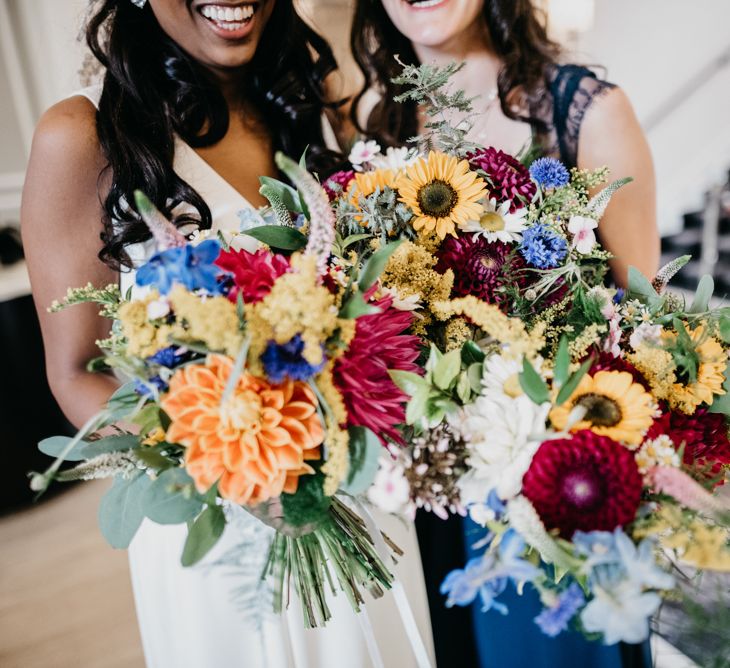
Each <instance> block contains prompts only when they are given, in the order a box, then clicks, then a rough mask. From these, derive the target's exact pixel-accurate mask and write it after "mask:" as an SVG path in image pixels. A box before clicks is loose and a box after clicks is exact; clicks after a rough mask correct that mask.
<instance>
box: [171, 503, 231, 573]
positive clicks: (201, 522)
mask: <svg viewBox="0 0 730 668" xmlns="http://www.w3.org/2000/svg"><path fill="white" fill-rule="evenodd" d="M225 528H226V516H225V513H224V512H223V509H222V508H221V507H220V506H216V505H213V506H206V508H205V510H204V511H203V512H202V513H200V515H198V517H196V518H195V521H194V522H193V523H192V524H191V525H190V528H189V529H188V537H187V539H186V540H185V547H184V548H183V553H182V558H181V559H180V563H181V564H182V565H183V566H185V567H186V568H187V567H189V566H193V565H195V564H197V563H198V562H199V561H200V560H201V559H202V558H203V557H204V556H205V555H206V554H208V552H210V551H211V550H212V549H213V547H214V546H215V544H216V543H217V542H218V540H219V539H220V537H221V536H222V535H223V531H224V530H225Z"/></svg>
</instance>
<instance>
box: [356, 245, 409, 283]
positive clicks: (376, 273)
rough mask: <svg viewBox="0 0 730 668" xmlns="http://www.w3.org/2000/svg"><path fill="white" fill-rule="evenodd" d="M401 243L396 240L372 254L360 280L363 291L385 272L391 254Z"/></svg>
mask: <svg viewBox="0 0 730 668" xmlns="http://www.w3.org/2000/svg"><path fill="white" fill-rule="evenodd" d="M400 245H401V241H394V242H393V243H390V244H388V245H387V246H384V247H383V248H380V249H378V250H377V251H375V252H374V253H373V254H372V255H371V256H370V258H369V259H368V261H367V262H366V263H365V266H364V267H363V269H362V273H361V274H360V280H359V282H358V285H359V287H360V290H361V291H362V292H367V291H368V290H369V289H370V288H371V287H372V286H373V285H374V284H375V282H376V281H377V280H378V279H379V278H380V274H382V273H383V270H384V269H385V265H386V264H388V260H389V259H390V256H391V255H393V253H395V251H396V250H397V249H398V246H400Z"/></svg>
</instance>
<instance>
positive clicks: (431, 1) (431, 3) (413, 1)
mask: <svg viewBox="0 0 730 668" xmlns="http://www.w3.org/2000/svg"><path fill="white" fill-rule="evenodd" d="M405 2H406V3H407V4H408V5H409V6H410V7H412V8H413V9H431V8H432V7H438V6H439V5H443V4H444V3H445V2H448V0H405Z"/></svg>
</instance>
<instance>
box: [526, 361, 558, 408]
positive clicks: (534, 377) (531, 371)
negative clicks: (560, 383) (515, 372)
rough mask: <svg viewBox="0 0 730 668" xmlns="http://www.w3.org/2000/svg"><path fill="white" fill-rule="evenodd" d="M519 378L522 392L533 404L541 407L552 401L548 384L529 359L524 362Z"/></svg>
mask: <svg viewBox="0 0 730 668" xmlns="http://www.w3.org/2000/svg"><path fill="white" fill-rule="evenodd" d="M519 378H520V386H521V387H522V390H523V391H524V393H525V394H526V395H527V396H528V397H529V398H530V399H531V400H532V401H533V402H535V403H536V404H538V405H539V404H544V403H545V402H546V401H548V400H549V399H550V390H549V389H548V386H547V384H546V383H545V381H544V380H543V379H542V378H541V377H540V374H539V373H537V371H535V367H533V366H532V364H531V363H530V360H528V359H527V358H525V359H523V360H522V373H520V376H519Z"/></svg>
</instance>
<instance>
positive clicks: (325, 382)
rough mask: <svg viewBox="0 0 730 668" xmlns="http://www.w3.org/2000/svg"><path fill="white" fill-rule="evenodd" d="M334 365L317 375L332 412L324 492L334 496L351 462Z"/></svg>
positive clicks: (318, 384)
mask: <svg viewBox="0 0 730 668" xmlns="http://www.w3.org/2000/svg"><path fill="white" fill-rule="evenodd" d="M333 366H334V363H333V362H332V361H330V362H329V363H328V364H327V366H326V367H325V368H324V369H323V370H322V372H321V373H320V374H319V375H318V376H317V388H318V389H319V391H320V393H321V394H322V397H323V399H324V401H325V403H326V404H327V408H329V413H330V415H329V416H328V417H327V419H326V422H327V424H326V427H327V432H326V434H325V440H324V442H325V446H326V448H327V461H326V462H325V464H324V465H323V466H322V473H324V474H325V476H326V477H325V481H324V493H325V494H326V495H327V496H332V495H333V494H334V493H335V492H336V491H337V488H338V487H339V486H340V483H341V482H342V481H343V480H344V479H345V478H346V477H347V472H348V469H349V464H350V459H349V445H350V437H349V435H348V433H347V431H346V430H345V429H342V427H341V426H340V425H344V424H345V422H347V408H346V407H345V402H344V401H343V399H342V395H341V394H340V392H339V390H338V389H337V387H336V386H335V382H334V378H333V376H332V368H333Z"/></svg>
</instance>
